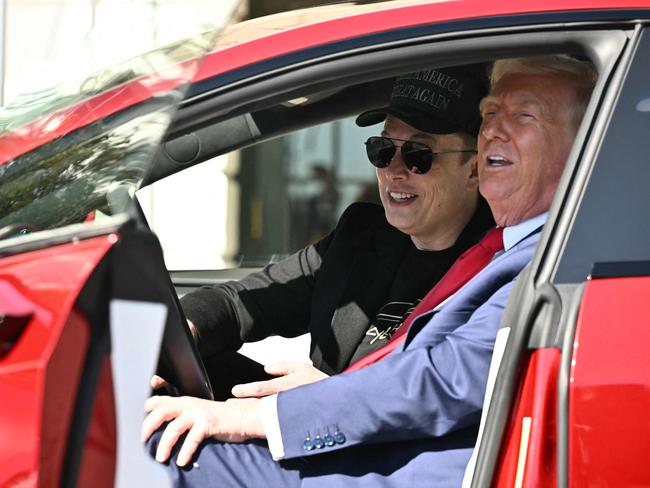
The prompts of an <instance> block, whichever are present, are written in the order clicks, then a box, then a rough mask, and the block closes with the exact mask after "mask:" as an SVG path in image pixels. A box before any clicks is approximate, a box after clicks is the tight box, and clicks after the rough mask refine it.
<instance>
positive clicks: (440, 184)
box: [377, 116, 478, 250]
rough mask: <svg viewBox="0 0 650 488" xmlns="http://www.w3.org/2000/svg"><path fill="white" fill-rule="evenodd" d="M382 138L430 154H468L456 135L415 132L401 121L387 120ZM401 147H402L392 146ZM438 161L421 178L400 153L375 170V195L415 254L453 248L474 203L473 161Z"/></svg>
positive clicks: (447, 157) (451, 157)
mask: <svg viewBox="0 0 650 488" xmlns="http://www.w3.org/2000/svg"><path fill="white" fill-rule="evenodd" d="M381 135H382V136H384V137H389V138H394V139H401V140H405V141H415V142H420V143H423V144H426V145H427V146H429V147H430V148H431V149H432V150H433V152H438V151H453V150H465V149H472V148H471V147H468V143H467V142H465V140H464V138H463V137H462V136H460V135H459V134H445V135H435V134H429V133H426V132H421V131H418V130H417V129H415V128H413V127H411V126H410V125H408V124H406V123H404V122H402V121H401V120H400V119H398V118H396V117H392V116H388V117H387V118H386V123H385V124H384V130H383V131H382V134H381ZM396 144H397V145H401V142H399V141H398V142H396ZM467 156H468V155H467V154H456V153H455V154H443V155H440V156H436V157H435V158H434V160H433V164H432V166H431V169H430V170H429V171H428V172H427V173H425V174H415V173H411V172H410V171H409V170H408V169H407V168H406V166H405V165H404V161H403V160H402V154H401V151H400V150H397V151H396V153H395V157H394V158H393V160H392V161H391V162H390V164H389V165H388V166H387V167H385V168H378V169H377V180H378V184H379V194H380V196H381V201H382V204H383V205H384V209H385V211H386V219H387V220H388V222H389V223H390V224H391V225H392V226H393V227H396V228H397V229H399V230H401V231H402V232H404V233H406V234H409V235H410V236H411V239H412V240H413V242H414V243H415V245H416V246H417V247H418V248H419V249H429V250H440V249H446V248H447V247H450V246H451V245H453V244H454V242H456V239H457V238H458V235H459V234H460V232H461V231H462V230H463V228H464V227H465V225H466V224H467V223H468V222H469V220H470V219H471V217H472V215H473V214H474V210H475V208H476V203H477V198H478V194H477V191H476V190H477V186H478V181H477V174H476V163H475V157H474V156H472V158H471V159H472V160H471V161H467V159H468V158H467Z"/></svg>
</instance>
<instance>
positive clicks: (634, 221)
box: [555, 31, 650, 283]
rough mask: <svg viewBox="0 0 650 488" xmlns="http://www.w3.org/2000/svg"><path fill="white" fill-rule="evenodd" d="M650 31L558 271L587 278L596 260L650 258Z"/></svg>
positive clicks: (559, 276)
mask: <svg viewBox="0 0 650 488" xmlns="http://www.w3.org/2000/svg"><path fill="white" fill-rule="evenodd" d="M649 54H650V36H648V32H647V31H646V32H645V33H644V34H643V37H642V39H641V41H640V44H639V48H638V49H637V50H636V55H635V56H636V57H635V59H634V61H633V63H632V65H631V67H630V70H629V71H628V74H627V78H626V80H625V82H624V84H623V88H622V90H621V94H620V97H619V98H618V101H617V106H616V108H615V109H614V113H613V115H612V118H611V122H610V125H609V128H608V130H607V133H606V135H605V139H604V140H603V144H602V146H601V148H600V151H599V154H598V156H597V159H596V162H595V164H594V168H593V171H592V173H591V176H590V179H589V182H588V186H587V188H586V190H585V194H584V196H583V198H582V201H581V203H580V208H579V209H578V213H577V215H576V218H575V221H574V223H573V227H572V229H571V232H570V234H569V237H568V240H567V244H566V247H565V250H564V252H563V253H562V257H561V260H560V263H559V266H558V269H557V271H556V274H555V281H556V282H558V283H578V282H581V281H584V280H585V279H586V278H587V277H588V276H589V274H590V273H591V270H592V268H593V265H594V264H595V263H599V262H600V263H602V262H630V261H647V260H650V226H648V223H647V220H648V218H647V210H646V209H648V208H649V207H650V192H649V191H648V188H647V186H648V181H650V164H648V154H649V153H650V138H648V131H649V129H650V65H648V63H647V59H648V55H649Z"/></svg>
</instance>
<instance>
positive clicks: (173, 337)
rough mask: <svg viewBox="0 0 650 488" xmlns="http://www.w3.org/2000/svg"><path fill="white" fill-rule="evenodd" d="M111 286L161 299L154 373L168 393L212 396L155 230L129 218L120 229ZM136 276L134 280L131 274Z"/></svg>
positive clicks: (139, 297)
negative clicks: (161, 329)
mask: <svg viewBox="0 0 650 488" xmlns="http://www.w3.org/2000/svg"><path fill="white" fill-rule="evenodd" d="M112 255H113V258H114V260H115V264H116V266H115V271H114V275H113V278H112V284H113V287H114V288H115V289H116V290H117V293H118V294H119V295H120V298H127V299H131V300H141V301H150V302H157V303H164V304H165V305H166V306H167V319H166V321H165V331H164V335H163V340H162V347H161V350H160V358H159V361H158V368H157V374H158V375H160V376H161V377H162V378H164V379H165V380H166V381H167V382H168V383H169V384H170V385H173V387H174V388H173V390H172V391H171V392H170V393H176V394H183V395H190V396H195V397H199V398H204V399H208V400H212V399H213V398H214V395H213V392H212V386H211V384H210V380H209V378H208V375H207V374H206V371H205V367H204V366H203V361H201V357H200V355H199V351H198V349H197V347H196V344H195V343H194V339H192V335H191V333H190V330H189V326H188V325H187V320H186V319H185V315H184V314H183V311H182V309H181V306H180V303H179V301H178V297H177V295H176V291H175V290H174V287H173V285H172V281H171V278H170V276H169V273H168V272H167V268H166V266H165V261H164V259H163V252H162V248H161V247H160V243H159V242H158V239H157V238H156V236H155V235H154V234H152V233H151V231H149V230H148V229H144V228H142V227H140V226H138V225H137V224H136V223H135V222H133V221H131V222H129V223H127V224H125V225H124V226H123V227H122V228H121V229H120V241H119V243H118V245H116V246H115V247H114V248H113V250H112ZM136 273H137V274H138V275H139V276H140V278H139V279H137V280H134V279H133V275H134V274H136Z"/></svg>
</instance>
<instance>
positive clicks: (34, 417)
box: [0, 235, 115, 486]
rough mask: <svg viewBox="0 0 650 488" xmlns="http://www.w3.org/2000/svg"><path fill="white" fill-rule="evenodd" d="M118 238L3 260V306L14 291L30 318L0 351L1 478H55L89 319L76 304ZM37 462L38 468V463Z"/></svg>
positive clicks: (11, 302)
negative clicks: (15, 338) (74, 306)
mask: <svg viewBox="0 0 650 488" xmlns="http://www.w3.org/2000/svg"><path fill="white" fill-rule="evenodd" d="M114 242H115V236H114V235H109V236H102V237H97V238H94V239H88V240H82V241H77V242H73V243H70V244H66V245H61V246H54V247H51V248H48V249H42V250H37V251H32V252H27V253H23V254H20V255H16V256H10V257H6V258H4V259H3V260H2V261H0V284H1V286H2V287H3V288H4V289H5V291H6V290H8V289H11V290H12V291H13V293H12V294H7V293H2V294H0V300H2V302H0V307H1V308H2V310H0V312H2V313H3V314H4V315H5V317H6V318H11V317H12V311H13V310H12V309H14V308H15V307H16V304H17V298H19V300H20V302H21V303H22V306H23V308H24V309H26V310H28V311H29V312H30V313H29V319H28V322H27V323H26V325H25V329H24V331H23V333H22V334H21V336H20V337H18V338H17V340H16V341H15V343H13V345H12V346H8V347H7V349H6V350H4V351H3V353H4V354H3V355H2V356H1V357H0V398H2V402H0V432H2V435H0V486H7V485H13V484H21V483H27V484H29V485H37V484H38V485H39V486H58V484H59V479H60V476H61V471H60V470H61V459H62V453H63V452H64V447H65V441H66V439H67V434H68V426H69V421H70V417H71V412H72V409H73V405H74V400H75V396H76V390H77V385H78V382H79V378H80V375H81V369H82V366H83V358H84V356H85V351H86V345H87V342H88V326H87V323H86V319H85V317H84V316H83V314H81V313H79V312H78V311H76V310H74V308H73V304H74V302H75V299H76V297H77V296H78V294H79V291H80V290H81V288H82V286H83V285H84V283H85V282H86V280H87V279H88V277H89V275H90V274H91V272H92V271H93V269H94V267H95V265H96V264H97V263H98V262H99V261H100V260H101V259H102V257H103V256H104V255H105V254H106V252H107V251H108V249H109V248H110V247H111V246H112V245H113V243H114ZM39 464H40V468H39Z"/></svg>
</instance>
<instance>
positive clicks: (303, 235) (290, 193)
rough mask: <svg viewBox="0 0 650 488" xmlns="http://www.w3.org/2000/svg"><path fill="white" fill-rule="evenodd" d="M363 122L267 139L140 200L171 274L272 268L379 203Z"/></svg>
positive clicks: (153, 189)
mask: <svg viewBox="0 0 650 488" xmlns="http://www.w3.org/2000/svg"><path fill="white" fill-rule="evenodd" d="M380 130H381V125H377V126H375V127H367V128H360V127H357V125H356V124H355V122H354V118H353V117H352V118H349V119H343V120H338V121H335V122H331V123H327V124H322V125H318V126H314V127H310V128H307V129H303V130H300V131H296V132H294V133H291V134H288V135H285V136H283V137H279V138H276V139H272V140H269V141H265V142H262V143H259V144H257V145H254V146H252V147H248V148H245V149H243V150H241V151H235V152H233V153H230V154H228V155H224V156H221V157H219V158H217V159H216V160H213V161H208V162H206V163H202V164H200V165H198V166H196V167H194V168H190V169H188V170H185V171H182V172H180V173H178V174H176V175H173V176H171V177H169V178H166V179H164V180H162V181H159V182H157V183H155V184H154V185H152V186H151V187H150V188H147V189H143V190H141V191H140V192H138V197H139V200H140V203H141V205H142V207H143V209H144V211H145V214H146V215H147V218H148V220H149V223H150V225H151V227H152V228H153V230H154V231H155V232H156V234H157V235H158V237H159V238H160V240H161V243H162V245H163V249H164V251H165V259H166V262H167V266H168V268H169V269H170V270H181V269H221V268H231V267H256V266H263V265H264V264H267V263H269V262H272V261H277V260H279V259H281V258H283V257H284V256H286V255H288V254H290V253H292V252H295V251H297V250H298V249H301V248H302V247H304V246H305V245H307V244H310V243H314V242H316V241H317V240H318V239H320V238H322V237H324V236H325V235H326V234H327V233H328V232H329V231H330V230H331V229H332V228H333V227H334V226H335V225H336V222H337V220H338V218H339V216H340V215H341V213H342V212H343V211H344V210H345V208H346V207H347V206H348V205H350V203H352V202H354V201H359V200H361V201H374V202H377V203H378V202H379V195H378V192H377V188H376V179H375V171H374V168H373V166H372V165H371V164H370V163H369V162H368V159H367V158H366V155H365V147H364V144H363V143H364V141H365V140H366V139H367V138H368V137H369V136H370V135H376V134H378V133H379V131H380Z"/></svg>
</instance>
